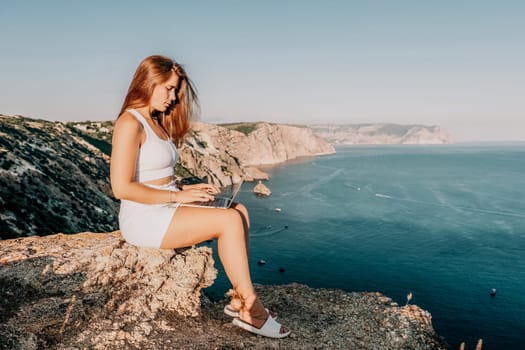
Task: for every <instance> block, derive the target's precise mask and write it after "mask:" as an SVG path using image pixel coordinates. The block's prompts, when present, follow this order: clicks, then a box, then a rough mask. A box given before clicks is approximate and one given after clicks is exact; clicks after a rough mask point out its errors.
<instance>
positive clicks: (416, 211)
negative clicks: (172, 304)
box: [206, 142, 525, 350]
mask: <svg viewBox="0 0 525 350" xmlns="http://www.w3.org/2000/svg"><path fill="white" fill-rule="evenodd" d="M263 170H265V171H266V172H268V173H269V175H270V180H268V181H264V183H265V185H266V186H267V187H269V189H270V190H271V191H272V194H271V196H269V197H258V196H256V195H254V194H253V187H254V186H255V183H245V185H244V186H243V188H242V190H241V192H240V194H239V195H238V198H237V199H238V200H239V201H240V202H242V203H244V204H245V205H246V206H247V207H248V209H249V210H250V217H251V223H252V230H251V242H250V258H249V260H250V269H251V272H252V278H253V281H254V282H255V283H260V284H287V283H291V282H298V283H303V284H306V285H308V286H310V287H315V288H339V289H343V290H346V291H349V292H359V291H374V292H375V291H378V292H381V293H383V294H384V295H386V296H388V297H390V298H391V299H393V301H395V302H397V303H398V304H400V305H405V304H406V302H407V295H408V294H409V293H412V300H411V301H410V303H412V304H416V305H418V306H420V307H421V308H423V309H425V310H427V311H429V312H430V313H431V314H432V323H433V326H434V329H435V330H436V332H437V334H438V335H440V336H442V337H444V338H445V340H446V342H447V343H448V344H449V346H450V347H451V349H459V345H460V343H461V342H465V343H466V345H467V346H466V349H474V348H475V344H476V343H477V341H478V339H480V338H481V339H483V349H506V350H510V349H525V142H514V143H462V144H461V143H460V144H452V145H388V146H385V145H381V146H344V147H337V148H336V153H335V154H333V155H326V156H319V157H311V158H302V159H299V160H295V161H292V162H287V163H284V164H279V165H277V166H273V167H268V168H263ZM214 244H216V243H211V245H212V246H213V245H214ZM214 248H216V246H214ZM214 254H215V260H216V266H217V268H218V269H219V276H218V278H217V280H216V283H215V284H214V285H213V286H212V287H209V288H207V289H206V293H208V294H209V295H210V296H211V297H212V299H213V298H214V297H215V298H217V299H220V298H222V297H223V294H224V292H225V291H226V290H227V289H228V288H230V284H229V283H228V280H227V279H226V276H225V274H224V271H223V270H222V266H221V264H220V263H219V258H218V257H217V255H216V249H214ZM261 260H264V262H265V263H264V264H260V263H262V261H261ZM491 292H492V293H491ZM493 292H495V295H491V294H494V293H493Z"/></svg>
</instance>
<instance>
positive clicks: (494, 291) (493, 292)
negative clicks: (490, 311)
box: [489, 288, 496, 297]
mask: <svg viewBox="0 0 525 350" xmlns="http://www.w3.org/2000/svg"><path fill="white" fill-rule="evenodd" d="M489 294H490V296H491V297H495V296H496V288H492V289H491V290H490V292H489Z"/></svg>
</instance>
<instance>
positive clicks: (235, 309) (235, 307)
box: [224, 296, 278, 319]
mask: <svg viewBox="0 0 525 350" xmlns="http://www.w3.org/2000/svg"><path fill="white" fill-rule="evenodd" d="M241 307H242V301H241V299H240V298H239V297H238V296H232V299H231V301H230V303H229V304H228V305H226V306H225V307H224V313H225V314H226V315H228V316H231V317H239V310H240V309H241ZM265 310H266V311H267V312H268V313H269V314H270V316H272V317H273V318H274V319H276V318H277V316H278V314H277V312H275V311H270V310H268V309H265Z"/></svg>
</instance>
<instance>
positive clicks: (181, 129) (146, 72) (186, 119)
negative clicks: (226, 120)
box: [119, 55, 199, 146]
mask: <svg viewBox="0 0 525 350" xmlns="http://www.w3.org/2000/svg"><path fill="white" fill-rule="evenodd" d="M173 73H175V74H177V76H178V77H179V86H178V89H176V91H175V93H176V94H177V99H176V102H175V103H173V104H172V105H170V106H169V107H168V108H167V109H166V111H164V113H160V112H158V111H154V113H155V114H157V116H159V117H160V121H161V125H162V127H163V128H164V130H166V132H167V133H168V135H169V136H170V137H171V139H172V140H173V141H174V142H175V143H176V144H177V145H178V146H180V145H181V144H182V141H183V139H184V135H186V133H187V132H188V130H189V128H190V120H191V119H193V118H194V117H195V116H196V114H197V110H198V107H199V104H198V98H197V93H196V91H195V88H194V87H193V83H192V82H191V80H190V79H189V78H188V75H187V74H186V71H185V70H184V68H182V66H181V65H180V64H178V63H177V62H175V61H174V60H172V59H171V58H169V57H165V56H160V55H154V56H149V57H146V58H145V59H144V60H143V61H142V62H140V64H139V66H138V67H137V70H136V71H135V75H134V76H133V79H132V80H131V84H130V85H129V89H128V93H127V95H126V98H125V99H124V103H123V104H122V108H121V110H120V113H119V117H120V116H121V115H122V113H124V112H125V111H126V110H128V109H130V108H140V107H145V106H147V105H149V102H150V99H151V95H152V94H153V89H154V88H155V86H157V85H159V84H162V83H164V82H166V81H167V80H168V79H169V78H170V77H171V75H172V74H173Z"/></svg>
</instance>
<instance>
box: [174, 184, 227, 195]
mask: <svg viewBox="0 0 525 350" xmlns="http://www.w3.org/2000/svg"><path fill="white" fill-rule="evenodd" d="M182 189H183V190H184V191H186V190H200V191H204V192H206V193H208V194H219V193H221V191H220V190H219V189H218V188H217V187H215V186H213V185H209V184H194V185H184V186H183V187H182Z"/></svg>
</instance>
